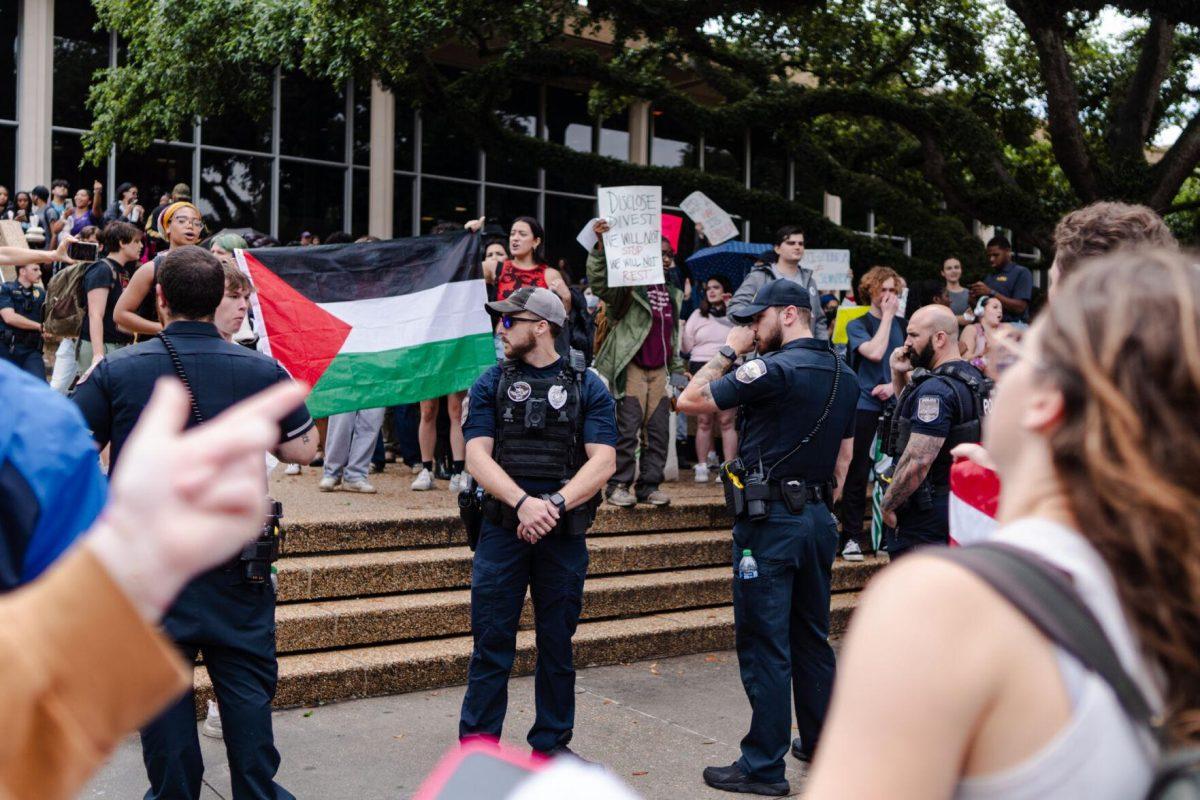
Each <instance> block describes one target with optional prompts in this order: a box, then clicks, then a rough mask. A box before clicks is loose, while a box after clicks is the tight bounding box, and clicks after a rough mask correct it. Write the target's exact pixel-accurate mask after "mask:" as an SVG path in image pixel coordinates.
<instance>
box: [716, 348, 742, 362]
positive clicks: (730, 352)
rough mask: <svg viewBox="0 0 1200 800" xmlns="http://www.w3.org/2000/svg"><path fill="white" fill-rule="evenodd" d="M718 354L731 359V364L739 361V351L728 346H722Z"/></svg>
mask: <svg viewBox="0 0 1200 800" xmlns="http://www.w3.org/2000/svg"><path fill="white" fill-rule="evenodd" d="M717 353H718V354H719V355H720V356H722V357H723V358H727V359H729V363H730V364H732V363H733V362H735V361H737V360H738V354H737V351H736V350H734V349H733V348H732V347H730V346H729V345H727V344H723V345H721V347H720V348H719V349H718V350H717Z"/></svg>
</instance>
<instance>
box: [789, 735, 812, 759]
mask: <svg viewBox="0 0 1200 800" xmlns="http://www.w3.org/2000/svg"><path fill="white" fill-rule="evenodd" d="M792 755H793V756H794V757H795V758H798V759H800V760H801V761H803V762H804V763H805V764H811V763H812V760H813V754H812V753H806V752H804V747H803V743H802V742H801V741H800V737H799V736H797V737H796V738H795V739H792Z"/></svg>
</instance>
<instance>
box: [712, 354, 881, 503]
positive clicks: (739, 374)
mask: <svg viewBox="0 0 1200 800" xmlns="http://www.w3.org/2000/svg"><path fill="white" fill-rule="evenodd" d="M834 363H835V362H834V356H833V352H832V351H831V350H830V349H829V343H828V342H827V341H825V340H823V339H794V340H793V341H791V342H788V343H787V344H785V345H784V346H783V347H782V348H781V349H780V350H778V351H776V352H774V353H768V354H766V355H764V356H759V357H757V358H752V359H750V360H748V361H747V362H746V363H744V364H742V365H741V366H740V367H738V368H737V369H736V370H734V371H733V372H730V373H729V374H727V375H725V376H723V377H721V378H719V379H717V380H715V381H713V382H712V383H710V384H709V390H710V391H711V392H712V397H713V400H714V401H715V402H716V404H717V407H718V408H720V409H722V410H725V409H729V408H734V407H735V406H737V407H739V408H740V410H741V414H742V420H741V428H740V431H739V438H738V454H739V455H740V456H741V459H742V461H743V463H744V464H745V465H746V469H748V470H753V469H756V468H757V467H758V466H759V464H760V463H761V464H762V468H763V471H764V472H766V471H767V470H769V469H771V468H772V466H773V465H774V464H776V463H777V462H779V461H780V460H781V459H783V458H784V457H785V456H787V460H786V461H784V462H783V463H780V464H779V466H777V467H775V468H774V471H773V472H772V479H773V480H782V479H785V478H802V479H804V480H808V481H814V482H823V481H827V480H829V479H830V478H831V477H832V476H833V470H834V466H835V465H836V464H837V455H838V451H839V449H840V448H841V444H842V440H843V439H851V438H853V437H854V417H855V407H856V406H857V405H858V393H859V387H858V378H857V377H856V376H855V374H854V372H853V371H852V370H851V369H850V367H849V366H847V364H846V362H845V361H844V360H841V359H839V360H838V362H837V363H839V364H840V365H841V375H840V379H839V382H838V389H837V395H836V396H835V397H834V399H833V404H832V406H831V407H830V411H829V417H828V418H827V419H826V420H825V423H824V425H822V427H821V430H820V431H819V432H818V433H817V435H816V436H814V437H813V439H812V441H810V442H809V443H808V444H807V445H805V446H804V447H802V448H800V449H799V450H798V451H796V452H795V453H793V454H792V455H790V456H788V453H789V452H790V451H791V450H792V449H793V448H795V447H796V446H797V445H798V444H799V443H800V441H801V440H802V439H803V438H804V437H805V436H806V435H808V433H809V432H810V431H811V430H812V429H813V426H814V425H815V424H816V421H817V419H818V418H819V417H820V416H821V412H822V411H824V409H825V404H826V402H828V400H829V395H830V392H831V391H832V389H833V378H834V373H833V365H834Z"/></svg>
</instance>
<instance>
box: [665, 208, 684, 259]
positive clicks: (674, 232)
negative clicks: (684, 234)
mask: <svg viewBox="0 0 1200 800" xmlns="http://www.w3.org/2000/svg"><path fill="white" fill-rule="evenodd" d="M682 228H683V217H678V216H676V215H674V214H663V215H662V234H663V236H665V237H667V241H668V242H670V243H671V249H672V250H674V251H675V252H676V253H678V252H679V231H680V230H682Z"/></svg>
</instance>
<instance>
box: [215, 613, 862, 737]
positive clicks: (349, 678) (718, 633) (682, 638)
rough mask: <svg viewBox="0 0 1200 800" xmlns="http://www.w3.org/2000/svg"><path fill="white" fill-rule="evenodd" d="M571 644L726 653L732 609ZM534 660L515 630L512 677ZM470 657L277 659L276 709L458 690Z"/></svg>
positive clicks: (660, 618) (631, 654)
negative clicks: (409, 693)
mask: <svg viewBox="0 0 1200 800" xmlns="http://www.w3.org/2000/svg"><path fill="white" fill-rule="evenodd" d="M857 600H858V594H857V593H853V592H846V593H843V594H837V595H834V596H833V600H832V604H831V614H830V635H831V636H836V635H839V634H841V633H842V632H843V631H844V630H845V628H846V624H847V622H848V621H849V618H850V614H851V611H852V610H853V608H854V606H855V604H856V603H857ZM574 645H575V665H576V667H577V668H583V667H585V666H599V665H603V664H617V663H624V662H631V661H641V660H645V659H650V658H668V657H670V656H678V655H685V654H688V653H703V652H708V651H711V650H728V649H729V648H731V647H733V608H732V607H731V606H723V607H720V608H705V609H696V610H690V611H677V612H670V613H666V614H654V615H651V616H644V617H636V618H633V619H617V620H602V621H597V622H583V623H580V625H579V628H578V630H577V631H576V633H575V638H574ZM535 654H536V649H535V646H534V634H533V631H529V630H527V631H521V632H519V633H518V634H517V658H516V663H515V665H514V667H513V674H514V675H528V674H529V673H531V672H532V671H533V666H534V660H535ZM470 657H471V637H470V636H455V637H451V638H446V639H433V640H426V641H420V642H406V643H404V644H392V645H382V646H377V647H362V648H354V649H349V650H337V651H333V652H327V653H306V654H299V655H284V656H280V658H279V687H278V691H277V692H276V695H275V707H276V708H289V707H294V706H303V705H316V704H319V703H326V702H332V701H338V700H350V699H353V698H359V697H377V696H380V695H388V694H400V693H403V692H414V691H421V690H425V689H433V688H437V687H440V686H452V685H456V684H462V683H465V682H466V679H467V663H468V661H469V660H470ZM195 685H196V707H197V711H198V713H199V710H200V709H203V708H204V707H205V702H206V701H207V700H208V699H210V698H211V697H212V685H211V683H210V681H209V678H208V673H207V672H206V671H205V669H204V668H203V667H198V668H197V669H196V673H195Z"/></svg>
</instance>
